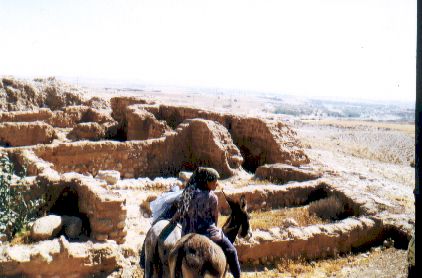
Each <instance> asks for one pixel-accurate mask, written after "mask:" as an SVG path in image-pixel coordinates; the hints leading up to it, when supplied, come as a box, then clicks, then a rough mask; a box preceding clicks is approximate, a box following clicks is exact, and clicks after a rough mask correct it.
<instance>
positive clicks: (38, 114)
mask: <svg viewBox="0 0 422 278" xmlns="http://www.w3.org/2000/svg"><path fill="white" fill-rule="evenodd" d="M52 117H53V112H51V110H50V109H48V108H41V109H39V110H35V111H14V112H0V123H2V122H36V121H47V120H49V119H50V118H52Z"/></svg>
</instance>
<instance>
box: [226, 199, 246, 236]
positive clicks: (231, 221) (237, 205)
mask: <svg viewBox="0 0 422 278" xmlns="http://www.w3.org/2000/svg"><path fill="white" fill-rule="evenodd" d="M223 194H224V197H225V198H226V200H227V203H228V204H229V206H230V209H231V214H230V216H229V218H227V221H226V223H224V225H223V232H224V234H225V235H226V236H227V238H228V239H229V240H230V241H231V242H234V241H235V239H236V237H237V235H239V236H240V237H246V236H250V235H251V228H250V225H249V215H248V212H247V204H246V198H245V195H242V196H241V197H240V200H239V201H235V200H233V199H232V198H230V197H228V196H227V195H226V194H225V193H224V192H223Z"/></svg>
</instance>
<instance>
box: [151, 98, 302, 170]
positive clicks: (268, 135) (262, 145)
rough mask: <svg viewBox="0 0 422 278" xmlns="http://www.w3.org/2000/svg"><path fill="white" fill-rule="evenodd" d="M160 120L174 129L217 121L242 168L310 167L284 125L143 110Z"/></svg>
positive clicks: (169, 109) (186, 110) (188, 111)
mask: <svg viewBox="0 0 422 278" xmlns="http://www.w3.org/2000/svg"><path fill="white" fill-rule="evenodd" d="M145 109H146V110H148V111H150V112H151V113H153V114H154V115H155V117H156V118H157V119H159V120H165V121H166V122H167V124H168V125H170V126H171V127H173V128H175V127H176V126H177V125H178V124H180V123H181V122H183V121H184V120H186V119H194V118H201V119H207V120H212V121H216V122H218V123H220V124H222V125H223V126H224V127H226V128H227V129H228V131H229V133H230V134H231V136H232V138H233V141H234V143H235V144H236V146H238V147H239V148H240V151H241V152H242V156H243V158H244V163H243V167H244V168H245V169H248V170H250V171H253V172H254V171H255V169H256V168H257V167H258V166H261V165H264V164H272V163H286V164H290V165H294V166H299V165H302V164H307V163H309V158H308V157H307V156H306V154H305V153H304V151H303V149H302V146H301V144H300V142H299V141H298V140H297V138H296V133H295V132H294V131H293V130H292V129H291V128H290V127H289V126H288V125H286V124H284V123H281V122H278V121H270V120H264V119H260V118H256V117H241V116H236V115H232V114H223V113H216V112H210V111H205V110H201V109H196V108H190V107H176V106H168V105H160V106H159V107H158V109H157V107H154V106H145Z"/></svg>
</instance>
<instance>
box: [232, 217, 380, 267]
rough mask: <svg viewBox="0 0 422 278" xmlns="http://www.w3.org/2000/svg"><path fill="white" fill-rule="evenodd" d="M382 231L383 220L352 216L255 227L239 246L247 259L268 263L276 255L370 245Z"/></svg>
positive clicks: (326, 253)
mask: <svg viewBox="0 0 422 278" xmlns="http://www.w3.org/2000/svg"><path fill="white" fill-rule="evenodd" d="M383 231H384V227H383V224H382V222H381V221H380V220H377V219H375V218H368V217H359V218H355V217H353V218H352V217H349V218H346V219H344V220H341V221H339V222H336V223H332V224H325V225H312V226H308V227H290V228H287V229H283V228H279V227H274V228H272V229H271V231H254V232H253V237H252V238H251V239H249V240H248V242H246V241H243V240H240V241H239V242H238V243H237V244H236V249H237V252H238V256H239V260H240V261H241V262H244V263H252V262H256V261H258V262H259V263H264V264H265V263H270V262H273V261H274V259H276V258H287V259H295V258H302V259H309V260H313V259H321V258H326V257H335V256H336V255H338V254H345V253H349V252H350V251H352V250H354V249H356V248H362V247H368V246H370V245H371V244H373V243H374V242H377V241H380V240H381V239H382V236H383Z"/></svg>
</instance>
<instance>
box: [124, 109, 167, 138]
mask: <svg viewBox="0 0 422 278" xmlns="http://www.w3.org/2000/svg"><path fill="white" fill-rule="evenodd" d="M126 119H127V140H146V139H151V138H158V137H162V136H164V135H165V134H166V133H168V132H171V131H172V130H171V128H170V127H169V126H167V124H166V122H165V121H158V120H157V119H156V118H155V117H154V115H153V114H151V113H150V112H148V111H146V110H145V109H143V108H142V107H140V106H139V105H131V106H128V107H127V110H126Z"/></svg>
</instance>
